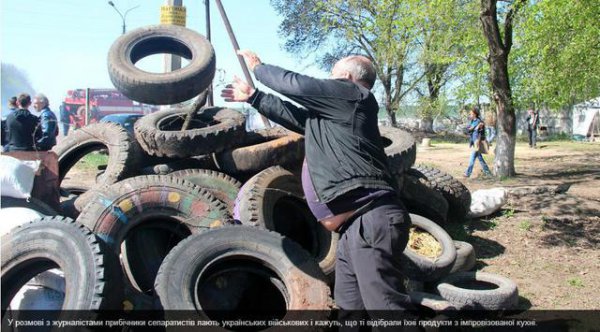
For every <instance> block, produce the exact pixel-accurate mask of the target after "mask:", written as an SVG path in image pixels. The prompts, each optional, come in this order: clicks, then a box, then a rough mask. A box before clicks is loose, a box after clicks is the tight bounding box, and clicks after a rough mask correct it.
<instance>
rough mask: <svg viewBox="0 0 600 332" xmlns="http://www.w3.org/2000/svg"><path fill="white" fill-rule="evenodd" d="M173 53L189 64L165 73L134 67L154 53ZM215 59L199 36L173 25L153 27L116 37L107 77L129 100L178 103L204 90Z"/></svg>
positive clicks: (205, 42) (212, 52) (202, 38)
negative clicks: (150, 71)
mask: <svg viewBox="0 0 600 332" xmlns="http://www.w3.org/2000/svg"><path fill="white" fill-rule="evenodd" d="M160 53H165V54H173V55H178V56H181V57H182V58H185V59H187V60H189V61H190V63H189V64H188V65H187V66H185V67H183V68H181V69H177V70H175V71H172V72H168V73H149V72H146V71H144V70H141V69H139V68H137V67H136V66H135V63H136V62H138V61H139V60H141V59H143V58H145V57H147V56H150V55H153V54H160ZM215 66H216V57H215V51H214V50H213V47H212V45H211V44H210V42H209V41H208V40H207V39H206V38H205V37H204V36H202V35H200V34H198V33H196V32H194V31H192V30H190V29H186V28H184V27H180V26H175V25H153V26H148V27H143V28H139V29H136V30H133V31H131V32H129V33H127V34H124V35H123V36H121V37H119V38H118V39H117V40H116V41H115V42H114V43H113V44H112V46H111V48H110V50H109V52H108V74H109V76H110V80H111V81H112V82H113V84H114V86H115V87H116V88H117V89H118V90H119V91H121V93H123V94H124V95H125V96H127V97H128V98H129V99H132V100H135V101H138V102H140V103H145V104H152V105H171V104H177V103H180V102H183V101H186V100H189V99H192V98H193V97H196V96H197V95H199V94H200V92H202V91H204V90H206V88H207V87H208V86H209V85H210V83H211V82H212V80H213V77H214V75H215V70H216V67H215Z"/></svg>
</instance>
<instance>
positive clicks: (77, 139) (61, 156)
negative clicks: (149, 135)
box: [53, 123, 141, 184]
mask: <svg viewBox="0 0 600 332" xmlns="http://www.w3.org/2000/svg"><path fill="white" fill-rule="evenodd" d="M104 149H106V150H108V164H107V167H106V170H104V172H103V173H102V174H101V175H100V176H98V177H96V183H98V184H112V183H115V182H117V181H120V180H122V179H124V178H126V177H128V176H130V175H132V174H134V173H135V172H136V171H137V169H138V166H139V162H140V158H141V154H140V151H139V146H137V144H136V142H135V139H134V138H133V137H131V136H130V135H129V133H128V132H127V130H125V129H124V128H123V127H122V126H121V125H118V124H116V123H96V124H91V125H89V126H85V127H83V128H79V129H77V130H75V131H73V132H72V133H69V135H68V136H67V137H65V138H64V139H63V140H61V142H60V143H59V144H58V145H56V146H55V147H54V148H53V151H54V152H56V154H57V155H58V173H59V174H58V175H59V176H58V179H59V181H60V182H62V180H63V179H64V178H65V175H66V174H67V172H69V170H70V169H71V167H73V166H74V165H75V164H76V163H77V162H78V161H79V160H80V159H81V158H83V157H84V156H85V155H86V154H88V153H90V152H92V151H99V150H104Z"/></svg>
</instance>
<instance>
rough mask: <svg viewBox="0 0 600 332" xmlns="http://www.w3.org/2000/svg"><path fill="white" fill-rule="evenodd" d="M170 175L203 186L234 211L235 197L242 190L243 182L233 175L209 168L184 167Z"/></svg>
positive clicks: (230, 210) (231, 211)
mask: <svg viewBox="0 0 600 332" xmlns="http://www.w3.org/2000/svg"><path fill="white" fill-rule="evenodd" d="M169 176H174V177H178V178H181V179H184V180H186V181H190V182H191V183H193V184H195V185H197V186H199V187H202V188H204V189H206V190H208V192H210V193H211V194H212V195H213V196H215V197H216V198H217V199H218V200H220V201H221V202H223V203H225V205H227V207H228V210H229V212H230V213H233V207H234V205H235V199H236V197H237V195H238V193H239V192H240V188H241V187H242V183H241V182H240V181H238V180H236V179H234V178H232V177H231V176H229V175H227V174H224V173H220V172H216V171H212V170H208V169H184V170H181V171H176V172H173V173H170V174H169Z"/></svg>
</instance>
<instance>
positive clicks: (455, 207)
mask: <svg viewBox="0 0 600 332" xmlns="http://www.w3.org/2000/svg"><path fill="white" fill-rule="evenodd" d="M407 174H409V175H411V176H412V177H414V178H418V179H419V181H420V182H421V183H423V184H424V185H426V186H427V187H429V188H431V189H434V190H437V191H439V192H440V193H441V194H442V195H443V196H444V198H445V199H446V201H448V216H449V220H450V221H457V222H460V221H462V220H463V218H464V217H465V216H466V215H467V213H468V212H469V210H470V208H471V192H469V189H467V187H465V185H464V184H462V183H461V182H460V181H458V180H457V179H455V178H453V177H452V176H451V175H450V174H447V173H445V172H442V171H440V170H439V169H436V168H433V167H429V166H425V165H417V166H416V167H413V168H411V169H410V170H409V171H407Z"/></svg>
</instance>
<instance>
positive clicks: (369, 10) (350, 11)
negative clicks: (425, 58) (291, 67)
mask: <svg viewBox="0 0 600 332" xmlns="http://www.w3.org/2000/svg"><path fill="white" fill-rule="evenodd" d="M272 4H273V6H274V7H275V9H276V10H277V11H278V12H279V13H280V14H282V15H283V16H284V20H283V22H282V23H281V26H280V34H281V35H282V36H286V38H287V41H286V44H285V48H286V50H287V51H289V52H290V53H293V54H297V55H306V54H317V60H318V61H319V63H320V64H321V65H322V66H323V67H324V68H328V67H330V66H331V65H332V64H333V63H334V62H335V60H337V59H339V58H341V57H343V56H345V55H348V54H357V53H359V54H363V55H366V56H367V57H369V58H370V59H371V60H372V61H373V64H374V65H375V69H376V71H377V76H378V78H379V82H380V83H381V88H382V90H383V96H384V98H383V99H384V100H383V103H384V107H385V110H386V112H387V115H388V117H389V119H390V122H391V123H392V125H396V116H395V113H396V111H397V110H398V107H399V105H400V102H401V101H402V99H403V98H404V97H405V96H406V95H407V94H408V93H410V92H411V91H412V90H413V89H414V88H415V87H416V85H417V84H418V83H419V82H420V81H421V80H422V78H423V77H424V74H423V73H422V72H421V73H419V71H418V70H417V68H416V66H412V65H411V63H410V61H411V54H413V52H414V49H415V45H416V37H417V33H418V30H417V29H416V28H415V27H416V25H417V20H418V16H417V15H414V12H415V9H416V1H414V0H411V1H401V0H377V1H369V0H329V1H316V0H272Z"/></svg>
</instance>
